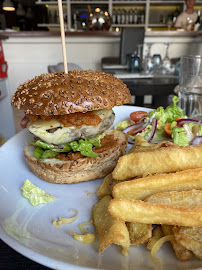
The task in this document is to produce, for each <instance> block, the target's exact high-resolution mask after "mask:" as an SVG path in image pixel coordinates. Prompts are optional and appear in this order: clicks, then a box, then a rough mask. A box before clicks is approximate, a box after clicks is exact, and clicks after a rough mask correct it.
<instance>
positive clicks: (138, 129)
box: [122, 122, 149, 135]
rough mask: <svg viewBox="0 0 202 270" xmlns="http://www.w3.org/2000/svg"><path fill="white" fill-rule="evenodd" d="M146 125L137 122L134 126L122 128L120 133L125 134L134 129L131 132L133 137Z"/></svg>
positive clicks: (146, 124)
mask: <svg viewBox="0 0 202 270" xmlns="http://www.w3.org/2000/svg"><path fill="white" fill-rule="evenodd" d="M148 124H149V123H145V122H138V123H136V124H134V125H131V126H128V127H127V128H124V129H123V130H122V131H123V132H124V133H126V134H127V133H128V132H129V131H130V130H132V129H135V130H134V132H133V135H135V134H137V133H139V132H142V131H143V130H144V129H145V128H146V127H147V126H148Z"/></svg>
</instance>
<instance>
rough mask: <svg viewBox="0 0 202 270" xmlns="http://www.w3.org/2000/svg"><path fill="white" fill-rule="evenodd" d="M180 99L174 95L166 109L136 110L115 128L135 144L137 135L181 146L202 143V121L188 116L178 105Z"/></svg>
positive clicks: (153, 140)
mask: <svg viewBox="0 0 202 270" xmlns="http://www.w3.org/2000/svg"><path fill="white" fill-rule="evenodd" d="M178 101H179V99H178V97H177V96H174V97H173V103H172V104H171V105H169V106H168V107H167V108H166V109H164V108H163V107H158V108H157V109H156V110H153V111H150V112H148V113H147V112H145V111H136V112H132V113H131V114H130V119H129V120H125V121H122V122H120V123H118V124H117V125H116V126H115V127H114V128H115V129H118V130H122V131H123V132H124V133H126V134H127V135H128V142H129V143H131V144H133V142H134V140H135V136H136V135H137V134H139V135H141V136H142V137H144V139H146V140H147V141H148V142H158V141H162V139H163V140H168V138H169V139H170V140H172V141H173V142H174V143H175V144H178V145H179V146H186V145H190V144H202V121H199V120H195V119H190V118H188V117H187V116H186V115H185V114H184V112H183V110H182V109H181V108H180V107H179V106H177V103H178Z"/></svg>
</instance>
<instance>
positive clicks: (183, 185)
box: [112, 168, 202, 200]
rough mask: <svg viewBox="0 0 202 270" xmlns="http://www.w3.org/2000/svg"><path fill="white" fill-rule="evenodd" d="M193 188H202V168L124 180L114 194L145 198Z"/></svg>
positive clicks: (139, 198)
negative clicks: (160, 193)
mask: <svg viewBox="0 0 202 270" xmlns="http://www.w3.org/2000/svg"><path fill="white" fill-rule="evenodd" d="M115 183H117V181H116V182H115ZM192 189H202V168H199V169H190V170H186V171H180V172H176V173H169V174H157V175H151V176H147V177H144V178H138V179H134V180H131V181H124V182H121V183H118V184H116V185H115V186H114V187H113V192H112V194H113V197H115V198H131V199H135V200H145V199H146V198H147V197H149V196H151V195H153V194H156V193H159V192H165V191H174V190H176V191H182V190H192Z"/></svg>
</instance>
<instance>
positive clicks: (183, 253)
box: [161, 225, 192, 261]
mask: <svg viewBox="0 0 202 270" xmlns="http://www.w3.org/2000/svg"><path fill="white" fill-rule="evenodd" d="M161 227H162V230H163V233H164V234H165V235H174V233H173V226H169V225H161ZM171 244H172V246H173V249H174V251H175V254H176V256H177V258H178V259H179V260H180V261H186V260H188V259H190V258H191V257H192V252H191V251H190V250H188V249H187V248H185V247H183V246H182V245H181V244H180V242H179V241H177V240H176V239H174V240H171Z"/></svg>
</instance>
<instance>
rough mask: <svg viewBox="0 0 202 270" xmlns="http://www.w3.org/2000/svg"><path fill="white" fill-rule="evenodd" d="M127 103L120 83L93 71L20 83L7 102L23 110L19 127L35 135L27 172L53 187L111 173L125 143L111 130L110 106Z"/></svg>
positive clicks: (27, 152) (27, 150)
mask: <svg viewBox="0 0 202 270" xmlns="http://www.w3.org/2000/svg"><path fill="white" fill-rule="evenodd" d="M130 100H131V95H130V92H129V90H128V88H127V87H126V85H125V84H124V83H123V82H122V81H121V80H119V79H117V78H115V77H114V76H113V75H111V74H107V73H104V72H94V71H92V70H73V71H69V72H68V74H66V73H64V72H56V73H48V74H42V75H40V76H37V77H35V78H33V79H32V80H28V81H26V82H25V83H24V84H22V85H20V86H19V87H18V89H17V91H16V93H15V94H14V95H13V98H12V102H11V103H12V105H13V106H14V107H15V108H17V109H19V110H24V113H25V116H24V118H23V119H22V121H21V126H22V127H24V128H25V127H26V128H28V130H29V131H30V132H31V133H32V134H33V140H32V141H30V142H27V143H26V146H25V148H24V156H25V160H26V162H27V164H28V166H29V167H30V169H31V171H33V173H34V174H36V175H37V176H38V177H39V178H41V179H43V180H45V181H48V182H52V183H77V182H82V181H88V180H93V179H96V178H102V177H105V176H106V175H107V174H109V173H110V172H112V170H113V169H114V167H115V165H116V163H117V161H118V159H119V157H120V156H121V155H123V153H124V151H125V148H126V145H127V138H126V135H125V134H124V133H122V132H121V131H117V130H113V129H109V128H110V127H111V126H112V125H113V122H114V119H115V114H114V112H113V110H112V108H113V107H114V106H120V105H123V104H124V103H128V102H130Z"/></svg>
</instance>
